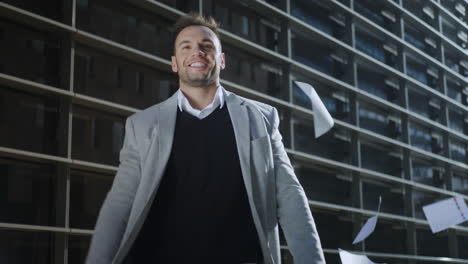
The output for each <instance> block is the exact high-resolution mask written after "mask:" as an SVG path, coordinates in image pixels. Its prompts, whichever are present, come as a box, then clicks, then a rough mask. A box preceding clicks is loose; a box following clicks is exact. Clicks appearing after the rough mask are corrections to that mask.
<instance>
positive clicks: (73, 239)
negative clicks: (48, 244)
mask: <svg viewBox="0 0 468 264" xmlns="http://www.w3.org/2000/svg"><path fill="white" fill-rule="evenodd" d="M90 242H91V236H79V235H70V236H68V264H83V263H85V259H86V256H87V255H88V248H89V243H90Z"/></svg>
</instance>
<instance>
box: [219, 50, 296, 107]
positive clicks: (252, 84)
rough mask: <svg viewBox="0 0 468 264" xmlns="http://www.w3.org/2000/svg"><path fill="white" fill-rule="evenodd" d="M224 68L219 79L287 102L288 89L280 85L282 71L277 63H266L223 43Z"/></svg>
mask: <svg viewBox="0 0 468 264" xmlns="http://www.w3.org/2000/svg"><path fill="white" fill-rule="evenodd" d="M223 50H224V53H225V54H226V61H228V62H227V64H226V68H225V69H224V70H223V71H222V72H221V78H222V79H226V80H227V81H231V82H234V83H236V84H240V85H243V86H245V87H247V88H249V89H252V90H256V91H259V92H262V93H265V94H267V95H270V96H274V97H277V98H280V99H284V100H287V98H288V95H289V89H288V87H287V86H286V85H282V80H281V76H282V75H283V71H282V69H281V67H279V66H278V64H277V63H274V62H270V61H267V60H265V59H263V58H260V57H258V56H255V55H253V54H251V53H248V52H246V51H243V50H240V49H238V48H236V47H233V46H231V45H229V44H224V43H223Z"/></svg>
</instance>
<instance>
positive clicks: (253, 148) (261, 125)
mask: <svg viewBox="0 0 468 264" xmlns="http://www.w3.org/2000/svg"><path fill="white" fill-rule="evenodd" d="M224 92H225V94H224V96H225V102H226V105H227V107H228V111H229V115H230V116H231V120H232V123H233V127H234V134H235V137H236V143H237V149H238V152H239V158H240V165H241V169H242V176H243V179H244V183H245V186H246V189H247V195H248V199H249V204H250V207H251V209H252V215H253V220H254V223H255V226H256V228H257V231H258V235H259V239H260V244H261V248H262V252H263V256H264V263H265V264H280V263H281V258H280V244H279V235H278V223H279V224H280V225H281V227H282V229H283V231H284V234H285V237H286V241H287V244H288V247H289V249H290V251H291V253H292V255H293V257H294V263H296V264H313V263H325V259H324V256H323V252H322V248H321V245H320V240H319V236H318V233H317V230H316V228H315V223H314V220H313V218H312V214H311V212H310V209H309V204H308V201H307V198H306V196H305V193H304V190H303V189H302V186H301V185H300V183H299V181H298V180H297V178H296V176H295V174H294V171H293V168H292V166H291V163H290V161H289V158H288V156H287V154H286V151H285V150H284V146H283V143H282V138H281V135H280V132H279V130H278V124H279V117H278V112H277V110H276V109H275V108H274V107H272V106H269V105H266V104H263V103H260V102H257V101H253V100H249V99H246V98H243V97H240V96H238V95H235V94H233V93H230V92H228V91H224ZM176 113H177V93H175V94H174V95H173V96H171V97H170V98H169V99H167V100H166V101H164V102H162V103H160V104H157V105H154V106H152V107H150V108H148V109H146V110H144V111H142V112H139V113H136V114H134V115H132V116H130V117H129V118H128V119H127V121H126V125H125V139H124V143H123V147H122V150H121V151H120V165H119V168H118V171H117V174H116V176H115V179H114V182H113V185H112V188H111V190H110V191H109V193H108V194H107V197H106V199H105V201H104V203H103V205H102V208H101V211H100V213H99V217H98V220H97V223H96V227H95V230H94V235H93V238H92V241H91V245H90V249H89V252H88V256H87V260H86V263H88V264H107V263H121V262H122V260H123V259H124V257H125V256H126V254H127V253H128V251H129V249H130V247H131V245H132V243H133V242H134V240H135V238H136V236H137V234H138V232H139V230H140V229H141V227H142V225H143V223H144V220H145V218H146V215H147V213H148V210H149V209H150V208H151V204H152V201H153V199H154V197H155V195H156V192H157V190H158V187H159V183H160V182H161V178H162V176H163V174H164V170H165V166H166V164H167V161H168V159H169V154H170V152H171V148H172V141H173V136H174V127H175V121H176ZM311 138H312V135H311ZM181 254H183V253H182V252H181ZM220 263H221V262H220Z"/></svg>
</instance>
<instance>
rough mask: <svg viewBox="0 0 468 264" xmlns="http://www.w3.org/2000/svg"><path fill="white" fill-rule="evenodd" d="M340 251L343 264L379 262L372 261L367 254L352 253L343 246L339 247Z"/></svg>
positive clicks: (373, 263)
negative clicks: (343, 248) (342, 247)
mask: <svg viewBox="0 0 468 264" xmlns="http://www.w3.org/2000/svg"><path fill="white" fill-rule="evenodd" d="M338 251H339V253H340V259H341V263H343V264H377V263H375V262H372V261H371V260H370V259H369V258H368V257H367V256H364V255H356V254H352V253H349V252H348V251H345V250H342V249H341V248H339V249H338Z"/></svg>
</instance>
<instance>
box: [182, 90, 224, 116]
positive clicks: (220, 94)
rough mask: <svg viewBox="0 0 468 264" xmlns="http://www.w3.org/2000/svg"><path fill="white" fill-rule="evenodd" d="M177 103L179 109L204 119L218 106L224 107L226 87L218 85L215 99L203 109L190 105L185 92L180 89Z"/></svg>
mask: <svg viewBox="0 0 468 264" xmlns="http://www.w3.org/2000/svg"><path fill="white" fill-rule="evenodd" d="M177 105H178V106H179V110H180V111H181V112H182V111H187V113H189V114H191V115H193V116H195V117H196V118H198V119H203V118H205V117H207V116H209V115H210V114H211V113H213V111H214V110H215V109H216V107H218V106H219V108H222V107H223V105H224V88H223V87H222V86H221V85H220V86H218V89H217V90H216V94H215V96H214V98H213V101H212V102H211V103H210V104H209V105H207V106H206V107H205V108H203V109H202V110H198V109H195V108H193V107H192V106H191V105H190V102H189V100H188V99H187V97H185V95H184V93H183V92H182V91H181V90H180V89H179V90H178V91H177Z"/></svg>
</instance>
